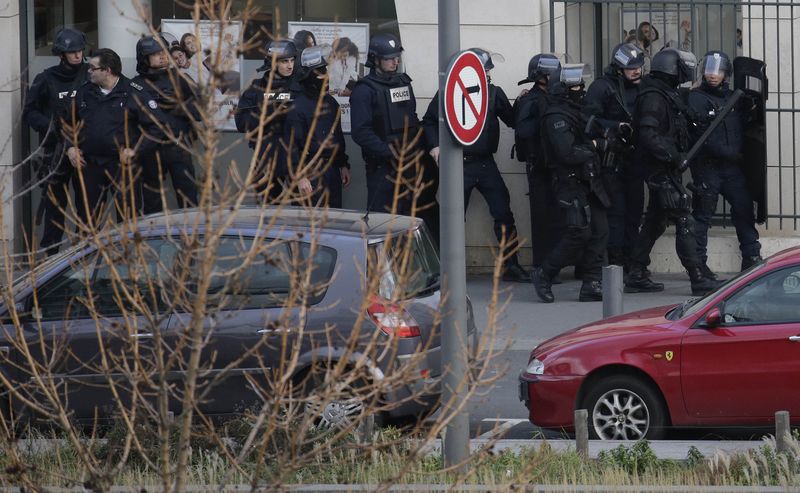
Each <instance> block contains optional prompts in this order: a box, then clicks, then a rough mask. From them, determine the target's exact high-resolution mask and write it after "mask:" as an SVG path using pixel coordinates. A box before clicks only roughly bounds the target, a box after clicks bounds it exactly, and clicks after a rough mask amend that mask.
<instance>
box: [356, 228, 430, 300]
mask: <svg viewBox="0 0 800 493" xmlns="http://www.w3.org/2000/svg"><path fill="white" fill-rule="evenodd" d="M368 260H369V269H368V272H369V275H370V278H372V276H375V275H377V276H379V277H378V279H379V285H378V294H379V295H380V296H381V297H383V298H384V299H387V300H395V299H406V298H411V297H413V296H417V295H419V294H422V293H423V292H425V291H428V290H430V289H432V288H438V286H439V255H438V254H437V253H436V247H434V246H433V242H432V241H431V239H430V236H429V235H428V233H427V231H426V230H425V229H423V228H420V229H417V230H416V231H412V232H404V233H402V234H399V235H396V236H394V237H392V238H390V239H389V240H388V241H386V242H380V243H374V244H372V245H370V248H369V255H368Z"/></svg>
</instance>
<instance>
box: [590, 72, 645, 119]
mask: <svg viewBox="0 0 800 493" xmlns="http://www.w3.org/2000/svg"><path fill="white" fill-rule="evenodd" d="M638 95H639V86H638V85H636V84H633V83H632V82H630V81H629V80H628V79H626V78H625V77H623V76H621V75H619V74H618V73H617V71H616V69H614V68H613V67H609V68H608V69H607V70H606V73H605V74H604V75H603V76H601V77H599V78H598V79H597V80H596V81H594V82H593V83H592V84H591V85H590V86H589V89H587V90H586V97H585V98H584V99H583V103H584V105H585V107H586V112H587V113H588V114H590V115H595V116H596V117H597V120H598V122H599V123H600V124H601V125H603V126H604V127H606V128H617V127H618V126H619V124H620V123H630V122H631V120H633V110H634V107H635V106H636V96H638Z"/></svg>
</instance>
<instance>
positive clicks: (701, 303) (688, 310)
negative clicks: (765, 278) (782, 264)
mask: <svg viewBox="0 0 800 493" xmlns="http://www.w3.org/2000/svg"><path fill="white" fill-rule="evenodd" d="M765 265H766V264H765V263H764V262H763V261H761V262H759V263H757V264H755V265H754V266H752V267H750V268H749V269H746V270H743V271H742V272H740V273H738V274H736V275H735V276H733V277H732V278H730V279H728V280H727V281H726V282H725V284H723V285H722V286H720V287H719V288H717V289H715V290H714V291H711V292H710V293H708V294H706V295H705V296H703V297H702V298H696V299H691V300H687V301H685V302H684V303H683V305H681V307H680V308H681V310H680V311H679V312H678V314H677V316H678V318H680V317H688V316H690V315H694V314H695V313H697V312H699V311H702V310H703V309H704V308H705V307H706V306H708V304H709V303H710V302H711V300H713V299H714V297H715V295H716V294H717V293H718V292H720V291H721V290H723V289H726V288H727V287H728V286H730V285H731V284H733V283H735V282H736V281H738V280H739V278H740V277H742V276H746V275H748V274H750V273H751V272H753V271H756V270H759V269H762V268H763V267H764V266H765Z"/></svg>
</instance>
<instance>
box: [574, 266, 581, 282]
mask: <svg viewBox="0 0 800 493" xmlns="http://www.w3.org/2000/svg"><path fill="white" fill-rule="evenodd" d="M572 277H574V278H575V280H576V281H582V280H583V266H582V265H576V266H575V270H574V271H573V272H572Z"/></svg>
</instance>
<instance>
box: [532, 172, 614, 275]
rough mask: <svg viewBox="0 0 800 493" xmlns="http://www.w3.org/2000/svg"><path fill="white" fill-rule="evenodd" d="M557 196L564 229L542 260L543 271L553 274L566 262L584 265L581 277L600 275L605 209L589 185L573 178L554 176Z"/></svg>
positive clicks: (603, 245)
mask: <svg viewBox="0 0 800 493" xmlns="http://www.w3.org/2000/svg"><path fill="white" fill-rule="evenodd" d="M555 193H556V199H557V200H558V206H559V209H560V210H561V214H562V217H563V221H564V224H565V225H566V229H565V231H564V235H563V236H562V237H561V239H560V240H559V241H558V243H557V244H556V245H555V247H554V248H553V250H552V251H551V252H550V253H549V254H548V255H547V257H546V258H545V259H544V262H543V263H542V270H543V271H544V274H545V275H546V276H547V277H549V278H551V279H552V278H553V277H555V276H556V275H557V274H558V273H559V271H560V270H561V269H562V268H564V267H565V266H567V265H572V264H576V265H580V266H581V267H583V281H584V282H589V281H599V280H601V279H602V268H603V260H604V258H605V253H606V244H607V242H608V218H607V217H606V210H605V208H604V207H603V206H602V205H601V204H600V202H599V201H598V200H597V198H596V197H595V196H594V195H593V194H591V193H590V192H589V186H588V184H586V183H583V182H581V181H579V180H577V179H575V178H564V179H558V180H556V185H555Z"/></svg>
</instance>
